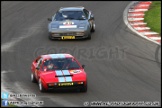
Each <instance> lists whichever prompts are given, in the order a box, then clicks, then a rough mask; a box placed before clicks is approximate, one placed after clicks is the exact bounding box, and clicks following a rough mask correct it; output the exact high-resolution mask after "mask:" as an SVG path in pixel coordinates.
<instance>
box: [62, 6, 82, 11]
mask: <svg viewBox="0 0 162 108" xmlns="http://www.w3.org/2000/svg"><path fill="white" fill-rule="evenodd" d="M83 9H84V7H83V6H77V7H61V8H60V11H82V10H83Z"/></svg>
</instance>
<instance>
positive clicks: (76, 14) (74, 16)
mask: <svg viewBox="0 0 162 108" xmlns="http://www.w3.org/2000/svg"><path fill="white" fill-rule="evenodd" d="M67 19H69V20H85V19H86V17H85V14H84V13H83V11H58V12H57V13H56V15H55V18H54V20H55V21H62V20H67Z"/></svg>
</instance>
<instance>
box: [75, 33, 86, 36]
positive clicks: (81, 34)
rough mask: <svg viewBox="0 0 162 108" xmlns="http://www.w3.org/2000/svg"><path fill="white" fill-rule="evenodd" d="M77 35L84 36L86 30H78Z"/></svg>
mask: <svg viewBox="0 0 162 108" xmlns="http://www.w3.org/2000/svg"><path fill="white" fill-rule="evenodd" d="M76 35H77V36H83V35H84V32H77V33H76Z"/></svg>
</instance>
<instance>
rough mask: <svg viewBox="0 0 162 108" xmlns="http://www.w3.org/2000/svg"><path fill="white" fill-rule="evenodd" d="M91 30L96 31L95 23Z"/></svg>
mask: <svg viewBox="0 0 162 108" xmlns="http://www.w3.org/2000/svg"><path fill="white" fill-rule="evenodd" d="M91 32H95V24H93V25H92V29H91Z"/></svg>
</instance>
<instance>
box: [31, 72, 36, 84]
mask: <svg viewBox="0 0 162 108" xmlns="http://www.w3.org/2000/svg"><path fill="white" fill-rule="evenodd" d="M31 81H32V82H33V83H36V82H37V80H36V78H35V75H34V74H33V72H32V73H31Z"/></svg>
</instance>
